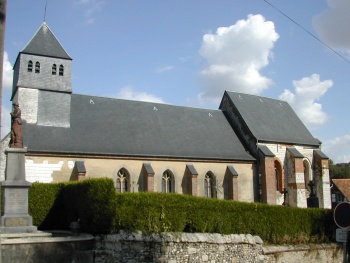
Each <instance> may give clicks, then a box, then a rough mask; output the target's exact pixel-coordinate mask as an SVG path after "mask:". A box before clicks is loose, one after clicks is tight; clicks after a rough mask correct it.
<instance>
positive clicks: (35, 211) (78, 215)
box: [28, 178, 116, 234]
mask: <svg viewBox="0 0 350 263" xmlns="http://www.w3.org/2000/svg"><path fill="white" fill-rule="evenodd" d="M28 205H29V214H30V215H32V217H33V224H34V225H36V226H38V228H39V229H40V230H53V229H56V230H57V229H60V230H65V229H69V225H70V223H71V222H73V221H77V220H79V222H80V227H81V230H82V231H84V232H87V233H91V234H101V233H109V232H111V231H112V230H113V229H114V220H115V217H116V206H115V205H116V202H115V188H114V183H113V181H112V180H111V179H107V178H104V179H88V180H84V181H81V182H67V183H58V184H44V183H33V184H32V186H31V187H30V189H29V204H28Z"/></svg>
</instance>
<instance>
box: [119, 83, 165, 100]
mask: <svg viewBox="0 0 350 263" xmlns="http://www.w3.org/2000/svg"><path fill="white" fill-rule="evenodd" d="M116 97H117V98H120V99H128V100H138V101H148V102H157V103H165V101H164V100H163V99H162V98H160V97H157V96H155V95H152V94H149V93H147V92H137V91H134V90H133V88H132V87H131V86H126V87H124V88H122V89H121V90H120V91H119V92H118V94H117V96H116Z"/></svg>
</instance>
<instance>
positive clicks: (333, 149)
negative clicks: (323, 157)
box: [322, 134, 350, 163]
mask: <svg viewBox="0 0 350 263" xmlns="http://www.w3.org/2000/svg"><path fill="white" fill-rule="evenodd" d="M322 150H323V151H324V152H325V153H326V154H327V156H328V157H329V158H330V159H332V160H333V162H334V163H348V162H349V160H350V134H347V135H344V136H341V137H337V138H335V139H332V140H330V141H325V142H323V146H322Z"/></svg>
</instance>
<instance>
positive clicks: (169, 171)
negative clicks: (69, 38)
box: [1, 22, 331, 208]
mask: <svg viewBox="0 0 350 263" xmlns="http://www.w3.org/2000/svg"><path fill="white" fill-rule="evenodd" d="M13 70H14V77H13V90H12V97H11V101H12V102H13V103H18V104H19V107H20V109H21V114H22V116H21V117H22V133H23V147H24V148H25V149H26V151H27V152H26V157H25V171H26V178H27V180H28V181H30V182H36V181H39V182H62V181H69V180H84V178H102V177H104V178H105V177H108V178H111V179H113V181H114V182H115V187H116V191H118V192H126V191H128V192H140V191H151V192H152V191H153V192H164V193H179V194H189V195H194V196H202V197H208V198H218V199H227V200H237V201H243V202H263V203H268V204H273V205H289V206H295V207H307V206H308V202H307V200H308V198H309V196H310V194H315V195H316V196H317V197H318V201H319V202H318V207H320V208H331V200H330V183H329V171H328V157H327V156H326V155H325V154H324V153H323V152H322V151H321V142H320V141H319V140H317V139H316V138H314V137H313V136H312V134H311V133H310V132H309V131H308V129H307V128H306V127H305V125H304V124H303V123H302V122H301V120H300V119H299V118H298V116H297V115H296V113H295V112H294V111H293V109H292V108H291V107H290V106H289V104H288V103H287V102H285V101H281V100H276V99H271V98H266V97H261V96H255V95H249V94H243V93H237V92H232V91H225V93H224V94H223V97H222V101H221V104H220V105H219V108H218V109H217V110H212V109H201V108H193V107H183V106H175V105H168V104H160V103H154V102H141V101H131V100H124V99H114V98H105V97H98V96H89V95H80V94H75V93H73V89H72V85H71V79H72V58H71V57H70V56H69V55H68V53H67V52H66V51H65V49H64V48H63V47H62V45H61V44H60V42H59V41H58V40H57V38H56V37H55V36H54V34H53V33H52V31H51V30H50V28H49V27H48V25H47V24H46V23H45V22H44V23H43V24H42V25H41V26H40V28H39V29H38V31H37V32H36V33H35V35H34V36H33V38H32V39H31V40H30V41H29V43H28V44H27V46H25V47H24V49H23V50H22V51H20V52H19V54H18V57H17V59H16V61H15V63H14V68H13ZM233 88H234V87H233ZM9 140H10V135H8V136H6V137H5V138H4V139H3V140H2V142H1V143H2V145H1V149H2V152H1V180H3V179H4V176H5V167H6V166H5V161H6V148H8V147H9Z"/></svg>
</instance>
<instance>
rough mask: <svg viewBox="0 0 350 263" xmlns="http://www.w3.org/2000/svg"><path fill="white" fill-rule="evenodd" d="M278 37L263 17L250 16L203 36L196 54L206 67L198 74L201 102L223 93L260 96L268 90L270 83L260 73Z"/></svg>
mask: <svg viewBox="0 0 350 263" xmlns="http://www.w3.org/2000/svg"><path fill="white" fill-rule="evenodd" d="M278 38H279V35H278V34H277V33H276V31H275V26H274V23H273V22H271V21H265V18H264V17H263V16H262V15H249V16H248V17H247V19H246V20H239V21H237V22H236V24H234V25H231V26H229V27H220V28H218V29H217V30H216V32H215V33H214V34H205V35H204V36H203V41H202V46H201V48H200V51H199V52H200V54H201V56H203V57H204V58H205V59H206V60H207V62H208V66H207V67H206V68H205V69H203V70H202V71H201V76H202V77H203V83H204V88H203V89H204V90H203V92H202V93H201V94H200V96H199V97H200V99H203V100H211V101H212V102H216V101H218V100H220V98H221V96H222V93H223V91H224V90H234V91H240V92H245V93H251V94H259V93H261V92H262V91H263V90H265V89H267V88H268V87H269V85H271V83H272V81H271V80H270V79H269V78H267V77H265V76H263V75H261V73H260V70H261V69H262V68H264V67H266V66H267V65H268V64H269V59H270V58H271V56H272V52H271V50H272V48H273V46H274V42H276V41H277V39H278Z"/></svg>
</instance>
